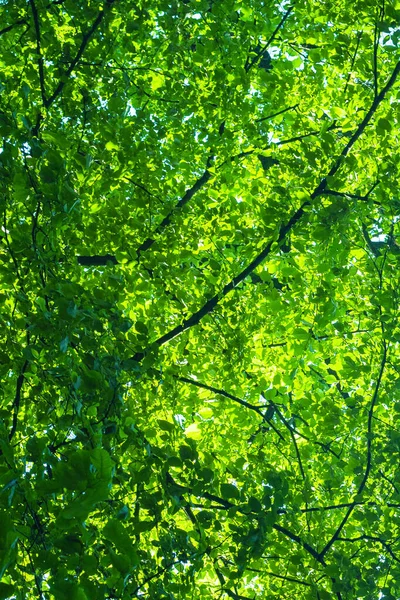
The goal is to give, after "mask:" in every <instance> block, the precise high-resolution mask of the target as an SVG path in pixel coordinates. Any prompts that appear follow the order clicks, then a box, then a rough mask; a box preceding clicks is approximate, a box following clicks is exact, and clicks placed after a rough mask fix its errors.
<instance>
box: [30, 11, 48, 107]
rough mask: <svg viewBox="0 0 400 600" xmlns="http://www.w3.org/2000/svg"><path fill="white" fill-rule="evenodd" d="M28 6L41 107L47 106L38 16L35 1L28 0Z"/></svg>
mask: <svg viewBox="0 0 400 600" xmlns="http://www.w3.org/2000/svg"><path fill="white" fill-rule="evenodd" d="M29 4H30V5H31V10H32V15H33V22H34V24H35V33H36V53H37V61H38V68H39V84H40V93H41V95H42V102H43V105H44V106H46V105H47V100H46V89H45V83H44V69H43V56H42V50H41V47H40V24H39V15H38V11H37V8H36V4H35V0H29Z"/></svg>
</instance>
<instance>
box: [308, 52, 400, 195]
mask: <svg viewBox="0 0 400 600" xmlns="http://www.w3.org/2000/svg"><path fill="white" fill-rule="evenodd" d="M399 72H400V61H398V63H397V65H396V66H395V68H394V70H393V73H392V74H391V76H390V78H389V80H388V82H387V83H386V85H385V86H384V87H383V88H382V90H381V91H380V93H379V94H378V95H377V96H376V97H375V98H374V101H373V102H372V104H371V107H370V109H369V110H368V111H367V114H366V115H365V117H364V118H363V120H362V121H361V123H360V124H359V126H358V127H357V129H356V131H355V132H354V133H353V135H352V136H351V138H350V139H349V141H348V142H347V144H346V146H345V147H344V148H343V150H342V152H341V153H340V154H339V156H338V157H337V159H336V161H335V162H334V164H333V165H332V167H331V169H330V171H329V173H328V174H327V176H326V177H333V176H334V175H336V173H337V172H338V170H339V169H340V166H341V164H342V162H343V160H344V159H345V158H346V156H347V155H348V153H349V152H350V150H351V149H352V147H353V146H354V144H355V143H356V141H357V140H358V138H359V137H360V136H361V135H362V134H363V133H364V131H365V129H366V127H367V125H368V124H369V122H370V121H371V119H372V117H373V116H374V114H375V112H376V110H377V108H378V106H379V105H380V103H381V102H382V101H383V100H384V98H385V96H386V94H387V93H388V91H389V90H390V89H391V88H392V87H393V85H394V83H395V81H396V79H397V77H398V75H399ZM326 177H324V179H323V180H322V181H321V183H320V184H319V186H318V187H317V189H316V190H315V192H314V194H313V195H312V197H313V198H315V197H316V196H318V194H320V193H321V191H322V190H324V189H325V188H326V184H327V179H326Z"/></svg>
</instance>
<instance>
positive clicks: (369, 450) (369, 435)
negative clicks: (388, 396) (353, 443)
mask: <svg viewBox="0 0 400 600" xmlns="http://www.w3.org/2000/svg"><path fill="white" fill-rule="evenodd" d="M386 358H387V346H386V341H385V340H383V353H382V359H381V366H380V369H379V373H378V377H377V380H376V384H375V390H374V393H373V396H372V400H371V406H370V409H369V411H368V424H367V464H366V466H365V471H364V476H363V478H362V480H361V483H360V485H359V486H358V489H357V493H356V496H355V498H354V500H353V502H352V503H351V504H350V506H349V508H348V510H347V511H346V514H345V515H344V517H343V519H342V521H341V523H340V525H339V527H338V528H337V529H336V531H335V533H334V534H333V536H332V537H331V539H330V540H329V542H328V543H327V544H326V545H325V547H324V548H323V549H322V550H321V552H320V554H319V555H320V557H321V558H323V557H324V556H325V555H326V553H327V552H328V551H329V550H330V548H331V547H332V546H333V544H334V543H335V541H336V540H337V539H338V537H339V536H340V533H341V531H342V529H343V527H344V526H345V525H346V523H347V521H348V519H349V517H350V515H351V513H352V512H353V510H354V508H355V506H356V504H357V500H356V499H357V498H359V497H360V494H361V493H362V492H363V491H364V488H365V485H366V483H367V480H368V477H369V473H370V471H371V460H372V418H373V414H374V408H375V404H376V402H377V400H378V394H379V389H380V385H381V381H382V377H383V372H384V369H385V365H386Z"/></svg>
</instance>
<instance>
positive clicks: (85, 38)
mask: <svg viewBox="0 0 400 600" xmlns="http://www.w3.org/2000/svg"><path fill="white" fill-rule="evenodd" d="M112 1H113V0H112ZM112 1H110V0H109V1H108V2H106V3H105V7H106V6H110V5H111V4H112ZM104 15H105V10H104V9H103V10H101V11H99V14H98V15H97V17H96V19H95V20H94V22H93V24H92V26H91V27H90V29H89V30H88V31H87V32H86V33H85V35H84V36H83V38H82V42H81V45H80V46H79V49H78V52H77V53H76V56H75V58H74V59H73V60H72V62H71V64H70V65H69V67H68V69H67V70H66V71H65V73H64V74H63V75H62V77H61V79H60V81H59V83H58V85H57V87H56V89H55V90H54V92H53V93H52V95H51V96H50V98H49V99H48V100H47V102H45V106H46V108H50V106H51V105H52V104H53V102H54V101H55V100H56V99H57V98H58V96H59V95H60V94H61V92H62V91H63V89H64V86H65V84H66V83H67V81H68V79H69V77H70V75H71V73H72V71H73V70H74V69H75V67H76V66H77V64H78V63H79V60H80V58H81V57H82V55H83V53H84V51H85V49H86V46H87V45H88V43H89V41H90V39H91V37H92V36H93V34H94V33H95V31H96V29H97V28H98V27H99V25H100V23H101V22H102V20H103V18H104Z"/></svg>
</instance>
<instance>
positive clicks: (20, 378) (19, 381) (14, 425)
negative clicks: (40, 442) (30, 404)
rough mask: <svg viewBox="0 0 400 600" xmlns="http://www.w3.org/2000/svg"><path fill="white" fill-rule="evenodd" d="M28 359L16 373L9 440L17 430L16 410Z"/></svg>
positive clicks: (18, 405)
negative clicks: (18, 372) (17, 373)
mask: <svg viewBox="0 0 400 600" xmlns="http://www.w3.org/2000/svg"><path fill="white" fill-rule="evenodd" d="M28 364H29V363H28V361H27V360H26V361H25V362H24V364H23V365H22V369H21V372H20V374H19V375H18V379H17V387H16V390H15V398H14V402H13V405H12V406H13V409H14V412H13V420H12V426H11V431H10V433H9V436H8V439H9V441H10V442H11V440H12V439H13V437H14V435H15V432H16V431H17V425H18V412H19V407H20V404H21V391H22V386H23V383H24V381H25V377H24V373H25V371H26V369H27V368H28Z"/></svg>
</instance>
